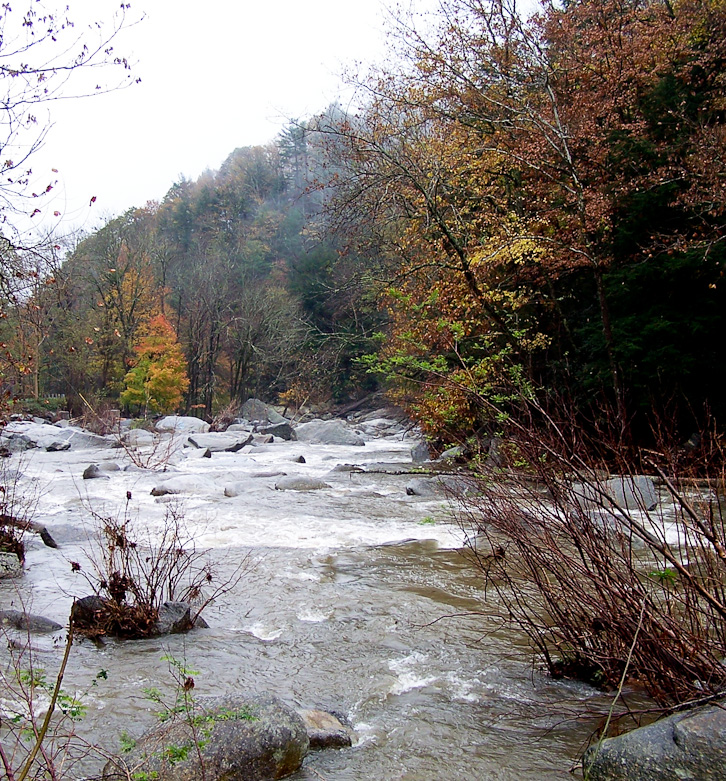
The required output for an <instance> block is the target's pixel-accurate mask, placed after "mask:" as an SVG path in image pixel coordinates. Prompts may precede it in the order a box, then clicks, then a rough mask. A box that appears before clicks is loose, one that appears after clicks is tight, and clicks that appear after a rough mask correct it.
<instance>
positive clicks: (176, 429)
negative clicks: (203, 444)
mask: <svg viewBox="0 0 726 781" xmlns="http://www.w3.org/2000/svg"><path fill="white" fill-rule="evenodd" d="M155 426H156V430H157V431H163V432H170V433H172V434H199V433H205V434H206V432H207V431H209V423H206V422H205V421H203V420H201V419H200V418H192V417H184V416H182V415H167V416H166V417H165V418H162V419H161V420H157V421H156V424H155Z"/></svg>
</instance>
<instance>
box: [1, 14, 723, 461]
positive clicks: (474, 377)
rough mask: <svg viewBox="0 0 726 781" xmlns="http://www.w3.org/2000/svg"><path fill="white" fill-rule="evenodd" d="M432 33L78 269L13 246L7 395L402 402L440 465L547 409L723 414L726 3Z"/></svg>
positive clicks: (582, 417) (89, 250)
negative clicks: (448, 453) (376, 394)
mask: <svg viewBox="0 0 726 781" xmlns="http://www.w3.org/2000/svg"><path fill="white" fill-rule="evenodd" d="M428 22H429V23H428V24H427V25H426V26H424V25H419V26H417V24H416V19H415V18H407V17H400V18H399V19H398V24H397V27H396V29H395V30H394V31H393V41H394V48H393V50H392V53H391V58H390V60H389V62H388V63H387V64H385V65H383V66H379V68H378V70H377V71H375V72H373V73H371V74H369V75H367V76H366V77H360V78H359V79H358V81H357V83H356V87H357V101H356V108H355V109H352V110H350V111H344V110H343V109H342V108H341V107H340V106H338V105H333V106H331V107H329V108H328V109H327V110H326V111H324V112H322V113H321V114H320V115H318V116H314V117H309V118H307V119H306V120H304V121H303V120H301V121H295V122H291V123H290V124H289V125H288V127H287V128H286V129H285V130H284V131H283V132H282V133H281V134H280V136H279V137H278V138H277V139H276V140H275V142H274V143H271V144H270V145H269V146H265V147H251V148H249V147H248V148H241V149H237V150H235V151H233V152H232V153H231V154H230V155H229V157H228V158H227V160H226V161H225V162H224V163H223V165H222V166H221V168H220V169H219V170H218V171H209V172H206V173H205V174H203V175H202V176H201V177H200V178H199V179H197V180H196V181H186V180H182V181H179V182H177V183H175V184H174V185H173V186H172V187H171V189H170V190H169V191H168V193H167V195H166V197H165V198H164V199H163V200H162V201H161V202H160V203H148V204H146V205H145V206H143V207H140V208H136V209H131V210H129V211H128V212H127V213H125V214H123V215H122V216H120V217H117V218H115V219H113V220H111V221H110V222H108V224H106V225H105V226H104V227H102V228H101V229H100V230H98V231H96V232H95V233H93V234H92V235H88V236H85V237H84V238H83V239H82V240H81V241H78V242H77V244H76V245H75V246H74V247H73V248H72V250H71V251H69V252H67V253H64V252H62V251H61V249H60V245H59V244H56V245H51V246H50V247H47V248H41V249H38V248H36V249H34V250H32V251H30V250H27V249H23V248H18V247H14V246H13V244H12V242H10V241H7V243H6V246H5V249H4V251H3V274H2V279H1V282H2V291H1V295H2V308H3V318H2V324H1V328H2V335H1V336H0V339H2V343H3V355H2V364H3V365H2V374H3V384H4V386H5V388H6V390H7V392H8V394H9V395H10V396H12V397H14V398H19V399H28V398H32V399H39V400H42V399H44V398H46V397H48V396H51V395H55V394H63V395H64V396H65V398H66V400H67V402H68V404H69V405H70V407H71V409H72V410H73V411H74V412H76V413H80V412H83V411H84V407H85V406H89V407H93V408H95V409H100V408H103V407H104V406H113V407H119V406H120V407H122V408H124V409H125V410H126V411H127V412H129V413H131V414H134V415H149V414H156V413H161V412H166V411H169V410H173V409H180V410H185V411H186V412H195V413H196V414H199V415H202V416H206V417H211V416H213V415H214V414H216V413H218V411H219V410H220V409H222V408H224V407H225V406H227V405H229V404H234V403H236V402H241V401H244V400H245V399H246V398H247V397H249V396H259V397H261V398H264V399H266V400H270V401H282V402H284V403H290V404H302V403H305V402H320V401H349V400H351V399H355V398H356V397H359V396H361V395H364V394H365V393H368V392H370V391H371V390H373V389H375V388H377V387H382V388H384V389H385V390H387V392H388V393H389V394H390V396H391V398H392V399H394V400H396V401H397V402H399V403H401V404H403V405H404V406H405V407H406V408H407V409H408V410H409V411H410V412H411V413H412V414H413V415H414V416H415V417H416V418H417V419H418V420H419V421H421V423H422V424H423V425H424V427H425V429H426V431H427V433H428V434H429V435H430V437H431V439H432V441H433V442H434V443H435V444H439V445H443V444H445V443H450V442H454V441H459V442H463V441H466V440H470V441H471V440H472V439H474V440H475V439H477V438H479V439H483V438H485V437H486V436H488V435H491V433H492V432H493V431H494V430H495V429H496V428H497V426H498V425H499V423H500V420H501V418H500V416H501V414H502V410H506V408H507V406H508V404H510V403H511V402H512V399H514V398H515V397H518V396H531V395H533V394H534V395H538V396H539V397H540V398H542V399H549V400H551V401H552V403H558V404H561V405H562V404H564V405H566V406H567V408H568V409H569V410H571V412H572V416H573V420H575V419H576V420H579V421H581V422H583V425H584V424H585V423H584V422H585V421H592V420H594V419H596V418H597V417H598V416H603V415H605V416H607V418H608V421H609V425H611V426H612V427H613V429H614V430H616V431H617V432H618V436H619V437H621V438H622V439H623V440H624V441H625V440H630V441H636V442H637V441H640V442H644V441H647V440H648V438H649V437H650V433H649V432H650V430H651V427H652V425H653V423H654V421H656V420H657V421H661V422H663V421H667V422H668V423H669V424H672V425H673V428H674V431H675V432H676V434H677V436H680V437H681V438H682V439H683V441H685V439H687V438H688V436H689V435H690V434H691V433H692V432H694V431H696V430H698V428H699V426H701V425H703V424H704V421H705V420H707V419H713V418H715V419H716V420H719V419H720V420H722V419H723V415H724V412H726V409H724V398H725V396H724V393H723V386H724V382H725V381H726V345H725V341H724V338H723V334H724V332H725V328H724V326H725V325H726V324H725V323H724V318H725V316H726V300H725V298H724V294H725V290H726V280H724V270H725V269H726V248H725V246H724V238H725V236H726V231H725V226H724V215H725V208H724V207H725V203H726V155H725V153H724V150H725V148H726V145H725V143H724V142H725V141H726V135H725V125H724V120H725V118H726V116H725V115H726V102H725V101H726V6H725V5H724V3H723V2H722V1H721V0H680V1H679V2H671V1H670V0H624V1H622V0H577V1H576V2H566V3H563V4H560V3H545V4H544V5H543V6H542V7H541V9H540V11H539V13H537V14H536V15H534V16H531V17H529V18H527V17H525V16H523V15H521V14H520V13H519V12H518V10H517V9H516V7H515V5H514V4H513V3H510V2H508V0H504V1H502V0H498V1H497V2H483V0H443V2H442V4H441V8H440V11H439V13H438V16H437V17H436V18H435V20H434V23H431V20H428ZM422 29H425V32H422V31H421V30H422Z"/></svg>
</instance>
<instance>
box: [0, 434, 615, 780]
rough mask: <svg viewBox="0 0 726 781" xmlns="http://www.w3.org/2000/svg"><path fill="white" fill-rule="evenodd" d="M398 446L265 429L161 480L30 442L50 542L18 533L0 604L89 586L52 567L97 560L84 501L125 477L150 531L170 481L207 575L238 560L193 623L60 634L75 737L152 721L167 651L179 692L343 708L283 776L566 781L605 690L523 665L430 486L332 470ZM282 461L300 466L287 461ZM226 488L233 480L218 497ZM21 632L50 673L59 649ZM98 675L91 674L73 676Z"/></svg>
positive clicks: (110, 740)
mask: <svg viewBox="0 0 726 781" xmlns="http://www.w3.org/2000/svg"><path fill="white" fill-rule="evenodd" d="M389 431H390V429H389ZM411 444H412V441H411V440H410V439H405V438H404V437H403V436H402V433H401V432H400V431H397V432H396V433H395V434H393V435H390V436H387V437H380V438H375V439H370V438H369V439H368V440H367V444H366V446H365V447H364V448H360V447H359V448H354V447H343V446H323V445H304V444H302V443H275V444H272V445H268V446H264V447H261V448H255V450H254V451H253V452H251V453H244V454H242V453H238V454H231V453H220V454H214V456H213V457H212V458H211V459H199V458H185V457H184V454H183V453H181V451H180V452H178V453H176V454H175V455H174V456H173V458H172V462H173V464H174V466H173V469H174V470H175V471H174V472H172V474H171V475H160V474H158V473H154V472H150V471H148V470H141V471H128V472H124V471H119V472H111V473H109V479H107V480H88V481H83V480H82V479H81V475H82V472H83V469H84V468H85V466H87V465H88V464H89V463H91V462H92V461H93V462H98V461H99V460H103V459H112V460H114V461H116V462H118V463H119V464H121V465H123V464H124V463H128V458H127V457H126V456H125V454H123V452H122V451H118V450H116V451H108V452H106V451H104V452H99V451H70V452H68V453H59V454H54V453H45V452H39V451H33V452H32V453H31V454H30V455H29V456H26V457H25V458H24V461H23V463H22V464H20V470H21V472H22V474H23V478H22V480H21V486H22V487H23V491H24V492H25V493H26V496H28V497H30V496H31V495H33V496H34V497H35V501H36V503H37V508H36V518H37V520H39V521H41V522H42V523H44V524H45V525H46V526H47V527H48V528H49V530H50V531H51V532H52V534H53V535H54V536H55V538H56V539H57V541H58V542H59V544H60V546H61V547H60V549H59V550H52V549H49V548H45V547H43V546H42V544H41V543H40V541H39V540H32V541H30V548H29V551H28V554H27V564H26V573H25V575H24V577H23V579H22V581H20V582H16V583H15V584H10V583H8V582H5V583H4V584H3V585H2V586H1V587H0V607H9V606H10V605H11V603H13V604H15V605H17V604H18V602H19V601H21V600H22V601H24V602H25V603H26V604H27V605H28V606H29V609H30V610H31V612H34V613H40V614H42V615H45V616H47V617H49V618H54V619H56V620H58V621H59V622H61V623H62V622H63V621H64V620H65V618H66V617H67V615H68V610H69V607H70V604H71V602H72V599H73V597H74V596H84V595H86V594H87V593H89V588H88V586H87V585H86V584H85V582H84V581H83V579H82V576H81V575H79V574H78V573H75V574H74V573H72V572H71V567H70V562H71V561H77V562H79V563H81V565H82V567H83V571H86V570H88V569H89V567H90V564H89V557H90V558H93V557H97V554H94V553H93V544H92V542H90V541H89V540H91V539H92V538H93V537H94V534H95V531H94V530H95V527H96V526H97V521H95V520H94V518H93V516H92V514H91V513H90V512H89V508H92V509H93V510H94V511H95V512H97V513H100V514H101V515H104V514H106V515H110V514H119V513H121V512H122V511H123V508H124V505H125V502H126V492H127V491H130V492H131V495H132V498H131V501H130V503H129V511H130V513H131V514H132V516H133V517H134V518H136V519H137V523H138V526H139V527H140V529H141V530H142V531H143V533H144V534H148V535H150V536H151V537H152V538H153V537H154V536H155V535H157V534H158V533H159V531H160V529H161V528H162V526H163V514H164V509H165V508H166V507H167V498H166V497H161V498H160V499H158V500H157V499H155V498H154V497H152V496H151V495H150V490H151V488H152V487H153V486H154V485H156V484H158V483H159V482H161V481H162V479H164V478H165V477H171V476H175V477H179V476H185V477H186V478H187V479H188V490H189V493H188V494H186V495H185V496H184V497H183V508H184V515H185V519H186V522H187V524H188V527H189V529H190V530H191V531H192V532H193V534H194V537H195V539H196V544H197V546H198V547H199V548H205V549H209V550H210V552H211V555H212V557H213V558H214V560H215V561H216V562H217V567H218V569H219V570H220V572H221V573H222V575H224V573H227V574H229V573H231V572H233V571H234V569H235V566H236V565H237V564H239V563H240V562H244V565H243V566H244V569H245V573H244V575H243V577H242V579H241V580H240V581H239V582H238V583H237V585H236V586H234V588H232V590H231V591H229V592H228V593H226V594H224V595H222V596H220V597H219V598H218V599H217V600H216V602H215V603H214V604H212V605H210V606H209V607H207V609H206V610H205V613H204V615H205V618H206V619H207V621H208V623H209V625H210V628H209V629H206V630H195V631H193V632H190V633H188V634H187V635H185V636H179V635H177V636H170V637H167V638H163V639H149V640H143V641H133V642H132V641H126V642H113V641H110V642H107V643H105V644H104V645H102V646H100V647H97V646H95V645H94V644H92V643H91V642H88V641H81V642H78V643H76V645H75V647H74V650H73V653H72V656H71V662H70V665H69V670H68V672H67V674H66V680H65V683H64V686H65V688H66V689H68V690H75V691H79V692H86V694H85V695H84V701H85V702H86V704H87V705H88V715H87V717H86V719H85V720H84V722H82V723H81V724H80V725H79V731H80V732H81V733H82V734H84V735H85V736H87V737H88V739H89V740H92V741H94V742H96V743H98V744H99V745H102V746H104V747H105V748H106V749H109V750H117V748H118V736H119V734H120V733H121V731H122V730H126V731H128V732H129V733H131V734H140V733H141V732H142V731H143V730H144V729H145V728H147V727H149V726H150V725H152V724H153V723H154V721H155V715H154V712H153V710H154V709H153V706H152V705H151V704H150V703H149V701H148V700H147V699H145V698H144V695H143V691H144V689H145V688H147V687H150V686H155V687H158V688H160V689H165V688H168V689H169V690H170V691H171V690H172V688H173V683H172V678H171V676H170V673H169V670H168V662H165V661H163V660H162V657H163V656H165V655H171V656H173V657H174V658H176V659H179V660H184V661H185V663H186V664H187V666H189V667H191V668H193V669H194V670H196V671H198V672H197V674H195V676H194V677H195V681H196V688H195V693H196V694H199V695H204V694H221V693H225V692H234V691H244V690H254V691H262V690H267V691H270V692H273V693H275V694H277V695H278V696H280V697H281V698H282V699H284V700H286V701H287V702H289V703H290V704H293V705H295V706H300V707H323V708H325V709H333V710H338V711H343V712H344V713H346V714H347V715H348V718H349V719H350V722H351V723H352V725H353V726H354V728H355V731H356V733H357V736H358V741H357V743H356V745H355V746H354V747H353V748H351V749H347V750H340V751H336V750H330V751H326V752H320V753H314V754H311V755H310V756H309V758H308V760H307V761H306V764H305V766H304V768H303V769H302V770H301V771H300V772H298V773H297V774H296V775H295V776H293V778H294V779H299V780H302V779H310V781H313V779H320V778H323V779H326V780H328V781H333V780H334V779H335V780H337V781H343V780H344V779H350V780H353V779H356V780H357V779H372V780H373V781H379V780H380V781H388V780H389V779H406V780H407V781H433V780H434V779H491V780H492V781H494V780H495V779H496V780H499V779H502V781H504V780H505V779H506V780H507V781H513V780H514V779H543V780H548V779H565V778H571V775H570V774H569V769H570V767H571V765H572V763H573V762H574V761H575V760H576V759H577V757H578V755H579V753H580V751H581V750H582V748H583V745H584V742H585V741H586V740H587V737H588V735H589V734H590V732H591V731H592V730H593V729H594V726H595V724H596V722H597V719H598V718H599V717H600V716H601V715H602V714H603V713H604V712H605V710H606V709H607V706H608V700H607V699H606V698H605V697H604V696H603V695H601V694H599V693H598V692H596V691H594V690H593V689H591V688H589V687H586V686H582V685H578V684H574V683H566V682H565V683H563V682H553V681H551V680H549V679H548V678H547V677H546V676H544V675H542V674H541V673H540V671H539V670H538V669H537V666H536V664H535V665H534V666H533V664H532V661H531V658H530V655H529V653H528V649H527V644H526V641H525V639H524V638H523V637H521V636H519V635H518V634H517V633H516V632H513V631H512V629H511V628H507V627H503V626H502V624H501V621H500V619H499V618H498V616H497V607H496V605H492V604H490V603H488V602H486V601H485V599H484V593H483V583H482V581H481V578H480V577H479V576H478V573H477V571H476V569H475V568H474V567H473V566H472V565H471V563H470V562H468V561H467V559H466V557H465V556H464V555H463V554H462V553H461V546H462V542H463V533H462V531H461V530H460V529H459V528H458V526H457V525H456V523H454V522H453V520H452V518H451V514H450V511H449V508H448V507H447V504H446V502H445V500H444V499H443V498H442V497H438V498H435V499H432V498H421V497H416V496H407V495H406V492H405V484H406V482H407V481H408V480H409V479H410V477H407V476H405V475H401V476H395V475H387V474H372V473H357V472H331V470H332V468H333V467H334V466H335V465H336V464H339V463H358V464H363V465H365V464H366V463H371V462H380V461H386V462H392V461H393V462H396V461H401V462H403V461H405V460H407V459H409V460H410V456H409V453H410V448H411ZM297 455H303V456H304V457H305V460H306V463H304V464H302V463H297V462H294V461H293V460H292V457H293V456H297ZM15 458H17V457H14V459H15ZM275 471H284V472H286V473H287V474H290V475H297V474H299V475H307V476H312V477H317V478H321V479H324V480H325V481H326V482H327V483H329V485H330V487H329V488H326V489H323V490H321V491H315V492H305V493H302V492H293V491H275V490H273V488H274V484H275V481H276V479H277V478H276V477H274V476H264V475H269V474H270V473H271V472H275ZM256 475H263V476H256ZM232 482H235V483H240V486H238V488H241V493H240V495H238V496H236V497H234V498H226V497H225V496H224V494H223V487H224V485H225V484H227V483H232ZM177 498H178V497H177ZM422 521H423V523H422ZM431 521H433V523H432V522H431ZM33 642H34V643H37V644H39V651H38V658H39V659H41V663H42V664H45V665H46V666H47V667H48V669H49V670H52V669H53V668H54V667H55V666H56V665H57V664H58V662H59V660H60V655H61V649H60V648H58V647H53V646H52V644H51V643H50V641H49V640H48V639H43V638H34V640H33ZM100 670H105V671H106V675H107V677H106V678H105V679H99V680H98V681H97V682H96V684H94V685H91V681H92V680H93V679H94V677H95V676H96V674H97V672H98V671H100ZM583 714H587V715H586V716H584V717H583ZM578 716H579V718H578Z"/></svg>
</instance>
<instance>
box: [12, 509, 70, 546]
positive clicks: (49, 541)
mask: <svg viewBox="0 0 726 781" xmlns="http://www.w3.org/2000/svg"><path fill="white" fill-rule="evenodd" d="M0 526H13V527H15V528H16V529H21V530H22V531H31V532H35V533H36V534H39V535H40V539H41V540H43V542H44V543H45V544H46V545H47V546H48V547H49V548H57V547H58V543H57V542H56V541H55V540H54V539H53V537H52V536H51V534H50V532H49V531H48V530H47V529H46V528H45V526H42V525H41V524H39V523H38V522H37V521H27V520H21V519H20V518H14V517H13V516H12V515H5V514H4V513H2V514H0Z"/></svg>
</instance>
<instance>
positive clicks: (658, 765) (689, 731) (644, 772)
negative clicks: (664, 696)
mask: <svg viewBox="0 0 726 781" xmlns="http://www.w3.org/2000/svg"><path fill="white" fill-rule="evenodd" d="M724 704H726V703H724ZM583 765H584V767H585V768H586V772H587V778H588V781H726V709H724V708H723V707H719V706H718V705H712V706H709V707H707V708H699V709H697V710H693V711H687V712H685V713H677V714H674V715H672V716H668V717H667V718H665V719H661V720H660V721H657V722H655V724H649V725H648V726H647V727H641V728H640V729H635V730H633V731H632V732H628V733H627V734H625V735H619V736H618V737H616V738H608V739H606V740H603V742H602V744H600V745H599V746H593V747H592V748H591V749H589V750H588V751H587V753H586V754H585V757H584V759H583Z"/></svg>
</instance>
